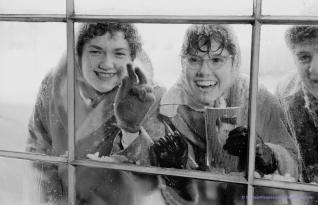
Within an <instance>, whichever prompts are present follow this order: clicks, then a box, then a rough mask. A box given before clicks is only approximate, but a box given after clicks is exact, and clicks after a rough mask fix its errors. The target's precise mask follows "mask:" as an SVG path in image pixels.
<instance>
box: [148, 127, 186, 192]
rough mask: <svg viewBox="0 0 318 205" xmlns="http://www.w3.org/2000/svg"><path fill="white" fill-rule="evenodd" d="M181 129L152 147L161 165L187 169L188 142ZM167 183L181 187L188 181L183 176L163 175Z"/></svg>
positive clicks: (177, 187)
mask: <svg viewBox="0 0 318 205" xmlns="http://www.w3.org/2000/svg"><path fill="white" fill-rule="evenodd" d="M183 137H184V136H183V135H182V134H181V133H180V132H179V131H174V133H173V134H168V135H166V136H165V137H163V138H161V139H159V140H158V141H157V142H155V143H154V144H153V145H152V146H151V149H152V150H153V152H154V153H155V155H156V158H157V163H158V165H159V166H160V167H166V168H177V169H185V168H186V165H187V160H188V144H187V142H186V141H185V140H184V138H183ZM162 178H163V179H164V180H165V181H166V184H167V185H168V186H170V187H174V188H176V189H181V188H182V186H183V185H184V183H186V182H188V181H187V180H185V178H182V177H171V176H166V175H164V176H162Z"/></svg>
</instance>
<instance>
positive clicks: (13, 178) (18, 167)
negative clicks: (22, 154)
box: [0, 157, 67, 205]
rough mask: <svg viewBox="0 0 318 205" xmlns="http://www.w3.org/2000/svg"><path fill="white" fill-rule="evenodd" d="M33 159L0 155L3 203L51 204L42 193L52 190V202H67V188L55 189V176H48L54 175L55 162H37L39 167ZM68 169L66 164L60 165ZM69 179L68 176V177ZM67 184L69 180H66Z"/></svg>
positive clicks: (49, 197)
mask: <svg viewBox="0 0 318 205" xmlns="http://www.w3.org/2000/svg"><path fill="white" fill-rule="evenodd" d="M33 163H35V162H32V161H28V160H20V159H8V158H3V157H0V183H1V186H0V198H1V204H3V205H11V204H26V205H31V204H34V205H40V204H50V203H49V201H45V198H44V196H43V195H42V193H44V191H45V190H46V191H48V190H50V191H51V192H50V193H51V194H50V196H46V197H47V199H51V201H50V202H51V203H53V202H55V203H57V204H67V189H64V190H63V191H62V190H59V189H55V188H54V186H51V185H52V184H54V183H56V181H55V179H54V177H51V178H50V179H48V178H47V177H48V176H53V172H52V170H53V169H51V168H53V166H56V165H53V164H49V163H44V162H43V163H40V162H36V164H37V168H35V167H34V166H33ZM59 166H60V167H61V168H63V169H66V166H64V165H59ZM66 179H67V178H66ZM65 182H66V184H67V181H65ZM57 192H60V193H61V194H60V195H59V198H60V199H63V200H57V198H54V197H53V196H54V195H55V194H54V193H57Z"/></svg>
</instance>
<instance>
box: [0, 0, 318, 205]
mask: <svg viewBox="0 0 318 205" xmlns="http://www.w3.org/2000/svg"><path fill="white" fill-rule="evenodd" d="M261 4H262V0H253V14H252V15H251V16H248V15H243V16H237V15H234V16H215V15H211V16H190V15H189V16H179V15H176V16H173V15H76V14H75V12H74V0H66V14H65V15H60V14H58V15H53V14H52V15H46V14H41V15H37V14H0V22H2V21H17V22H64V23H66V26H67V29H66V36H67V77H68V89H67V90H68V125H69V126H68V137H69V138H68V156H67V157H55V156H47V155H42V154H36V153H23V152H14V151H4V150H0V157H5V158H14V159H24V160H30V161H43V162H47V163H58V164H64V165H67V166H68V204H70V205H75V202H76V197H75V196H76V190H75V184H76V179H75V171H76V166H87V167H98V168H107V169H114V170H122V171H133V172H139V173H146V174H159V175H173V176H181V177H188V178H195V179H203V180H212V181H222V182H228V183H237V184H244V185H246V186H247V197H246V199H247V204H248V205H253V196H254V187H255V186H263V187H270V188H282V189H285V190H298V191H310V192H318V186H317V185H313V184H302V183H296V182H283V181H271V180H264V179H256V178H254V170H255V133H256V132H255V128H256V123H255V121H256V110H257V107H256V106H257V97H256V95H257V90H258V77H259V76H258V73H259V57H260V37H261V27H262V25H266V24H269V25H275V24H283V25H286V24H295V25H305V24H308V25H318V16H276V15H275V16H272V15H271V16H264V15H262V13H261V9H262V5H261ZM104 20H112V21H116V22H129V23H169V24H174V23H187V24H188V23H224V24H250V25H251V26H252V41H251V45H252V46H251V64H250V93H249V95H250V96H249V97H250V98H249V112H248V117H249V122H248V125H249V133H250V138H249V166H248V177H247V179H243V178H239V177H233V176H224V175H218V174H213V173H208V172H202V171H193V170H177V169H170V168H160V167H143V166H139V165H133V164H114V163H107V162H97V161H92V160H84V159H81V160H79V159H76V158H75V98H74V83H75V81H74V69H73V68H74V64H75V63H74V62H75V61H74V59H75V46H74V23H75V22H98V21H104Z"/></svg>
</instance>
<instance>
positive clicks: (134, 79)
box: [127, 64, 137, 83]
mask: <svg viewBox="0 0 318 205" xmlns="http://www.w3.org/2000/svg"><path fill="white" fill-rule="evenodd" d="M127 73H128V77H129V79H130V80H131V82H132V83H137V76H136V74H135V71H134V69H133V67H132V65H131V64H127Z"/></svg>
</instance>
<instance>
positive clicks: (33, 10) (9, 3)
mask: <svg viewBox="0 0 318 205" xmlns="http://www.w3.org/2000/svg"><path fill="white" fill-rule="evenodd" d="M65 5H66V3H65V1H64V0H28V1H19V0H0V13H3V14H65Z"/></svg>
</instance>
